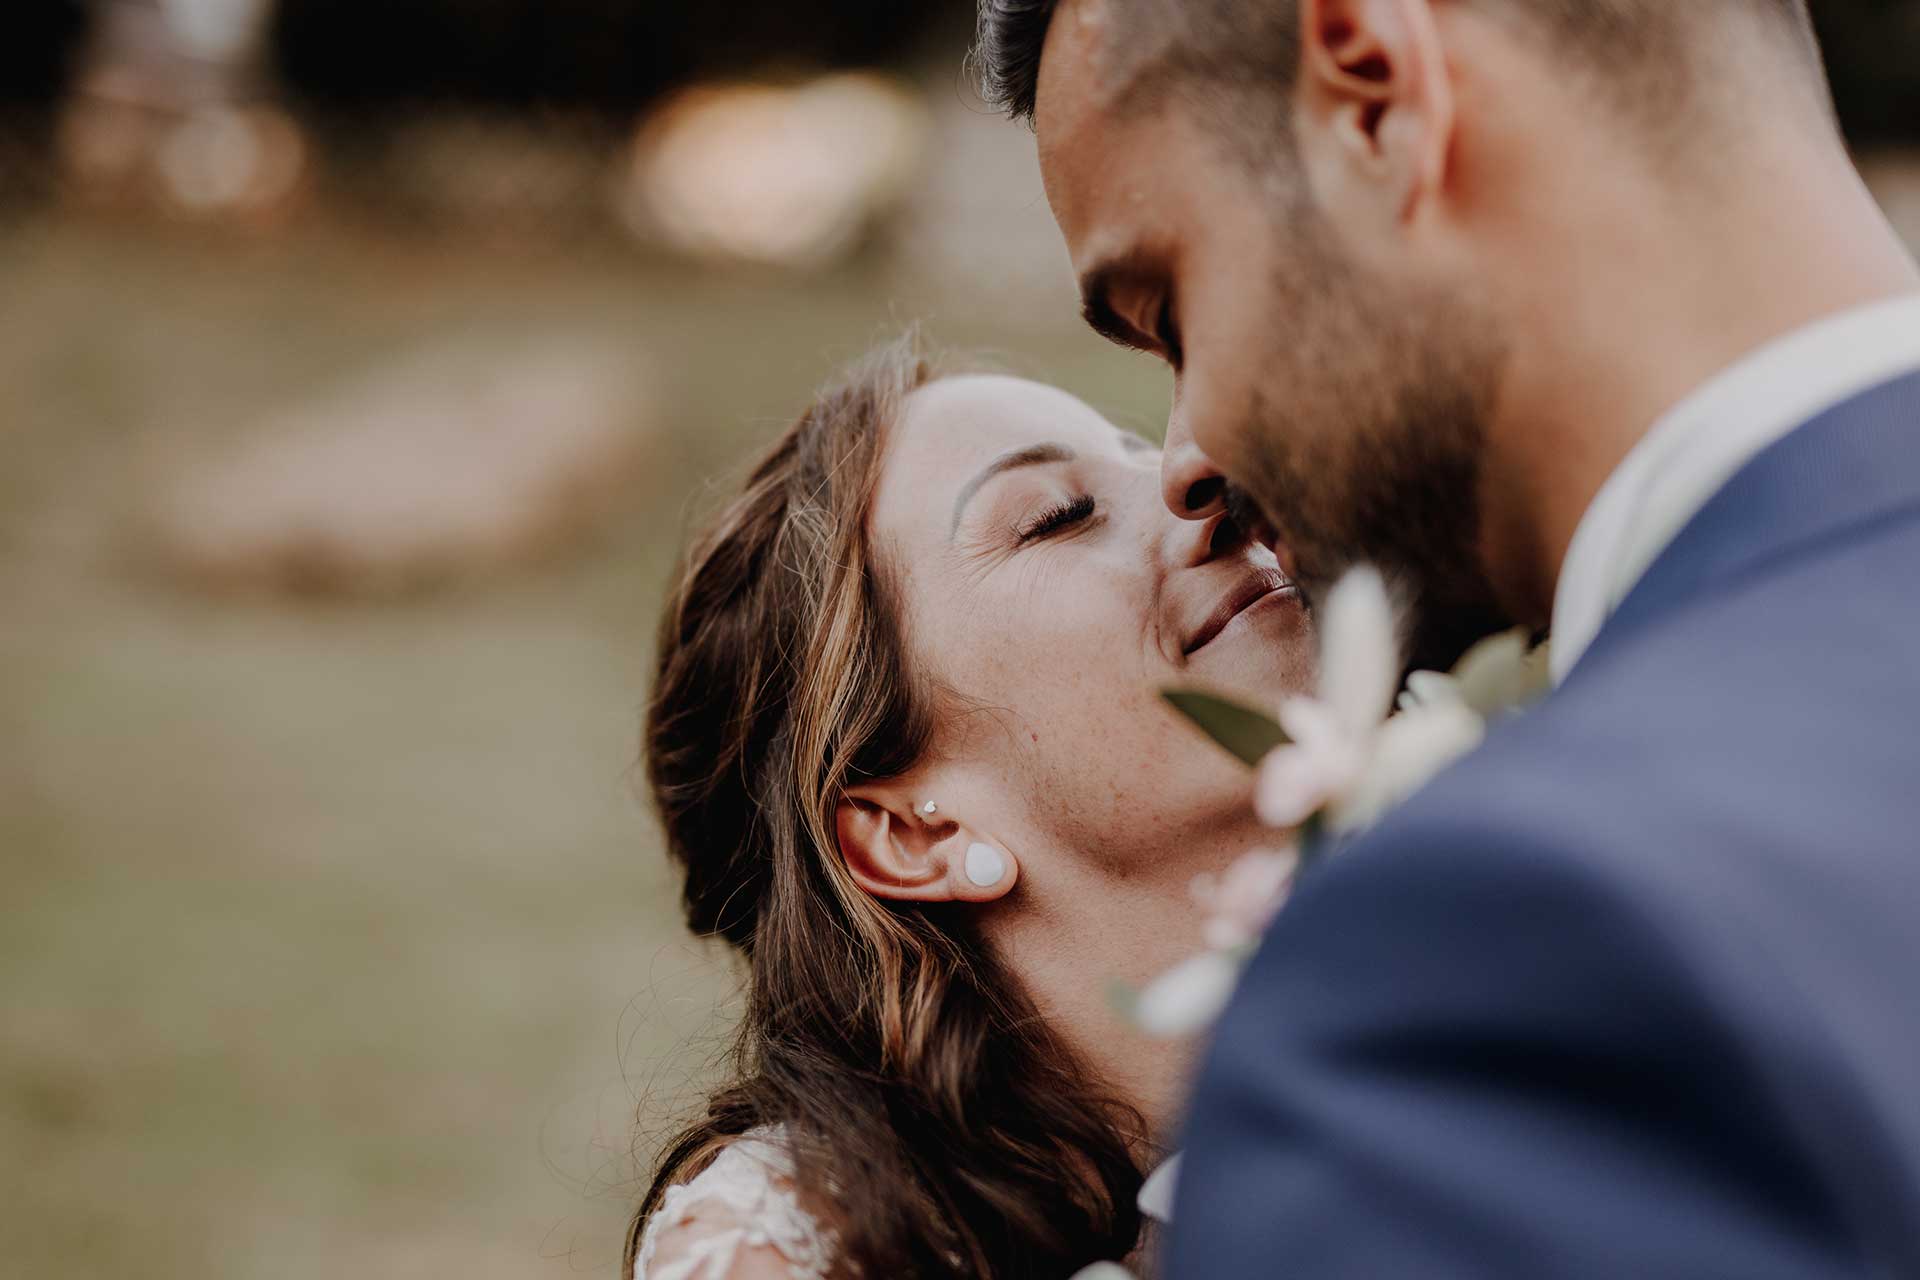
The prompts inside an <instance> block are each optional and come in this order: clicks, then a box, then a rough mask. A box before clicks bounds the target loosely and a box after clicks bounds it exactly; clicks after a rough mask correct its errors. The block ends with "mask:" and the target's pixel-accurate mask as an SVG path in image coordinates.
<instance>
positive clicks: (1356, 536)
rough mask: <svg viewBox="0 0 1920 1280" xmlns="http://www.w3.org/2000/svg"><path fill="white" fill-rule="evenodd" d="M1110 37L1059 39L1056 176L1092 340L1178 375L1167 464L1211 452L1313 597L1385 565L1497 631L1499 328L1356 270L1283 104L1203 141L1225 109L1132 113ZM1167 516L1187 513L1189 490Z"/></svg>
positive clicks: (1047, 61) (1154, 108) (1051, 76)
mask: <svg viewBox="0 0 1920 1280" xmlns="http://www.w3.org/2000/svg"><path fill="white" fill-rule="evenodd" d="M1111 21H1113V19H1112V18H1111V17H1110V16H1109V15H1108V14H1107V12H1106V6H1105V3H1104V0H1067V3H1064V4H1063V5H1062V6H1061V9H1060V11H1059V13H1058V14H1057V15H1056V17H1055V19H1054V22H1053V27H1052V30H1051V32H1050V33H1049V37H1048V41H1047V46H1046V51H1045V55H1044V57H1043V60H1042V64H1041V72H1040V85H1039V103H1038V111H1037V113H1036V115H1037V127H1038V132H1039V138H1040V164H1041V172H1042V176H1043V178H1044V179H1045V182H1046V188H1047V195H1048V200H1049V202H1050V203H1051V205H1052V207H1053V212H1054V216H1055V217H1056V219H1057V220H1058V221H1059V224H1060V227H1061V230H1062V231H1063V233H1064V234H1065V236H1066V240H1067V245H1068V249H1069V251H1070V253H1071V255H1072V258H1073V263H1074V268H1075V270H1076V272H1077V273H1078V274H1079V276H1080V279H1081V285H1082V290H1083V293H1084V295H1085V299H1086V306H1087V318H1088V320H1089V322H1090V323H1092V324H1093V325H1094V327H1095V328H1097V329H1099V330H1100V331H1101V332H1102V333H1104V334H1106V335H1107V336H1108V337H1110V338H1112V339H1114V340H1115V341H1118V342H1121V343H1123V344H1125V345H1128V346H1134V347H1138V348H1140V349H1142V350H1145V351H1149V352H1152V353H1154V354H1157V355H1159V356H1160V357H1161V358H1163V359H1165V360H1166V361H1167V362H1168V364H1169V365H1170V366H1171V368H1172V369H1173V371H1174V378H1175V390H1174V404H1173V411H1172V417H1171V421H1170V423H1169V431H1168V442H1169V449H1168V458H1169V466H1170V467H1171V466H1173V465H1175V464H1176V463H1177V462H1178V460H1179V457H1180V455H1181V453H1182V450H1183V449H1187V448H1191V447H1197V448H1198V449H1199V450H1200V451H1202V452H1204V453H1205V454H1206V455H1207V457H1208V458H1210V459H1211V460H1212V462H1213V463H1214V464H1215V465H1216V466H1217V467H1218V468H1219V469H1220V471H1221V472H1223V473H1224V474H1225V476H1226V477H1227V478H1228V479H1229V480H1230V481H1232V482H1233V483H1234V484H1236V485H1239V486H1241V487H1243V488H1244V489H1246V490H1247V491H1249V492H1250V493H1251V494H1252V495H1253V496H1254V497H1255V498H1256V499H1257V500H1258V501H1259V503H1260V504H1261V506H1262V507H1263V508H1264V509H1265V511H1266V513H1267V515H1268V516H1269V518H1270V519H1271V520H1272V521H1273V523H1274V526H1275V528H1276V529H1277V530H1278V532H1279V534H1280V537H1281V541H1282V543H1283V550H1284V553H1285V555H1286V557H1287V558H1288V560H1289V561H1290V563H1291V564H1292V565H1293V567H1294V568H1295V569H1296V570H1297V573H1298V576H1299V578H1300V579H1301V582H1302V585H1303V586H1305V587H1306V588H1307V589H1308V591H1309V592H1313V591H1314V590H1316V589H1318V588H1322V587H1324V586H1325V585H1326V584H1327V583H1328V582H1329V581H1330V580H1331V579H1332V578H1334V577H1336V576H1338V574H1339V573H1340V571H1341V570H1343V569H1344V568H1345V567H1347V566H1348V565H1350V564H1352V563H1355V562H1359V561H1370V562H1372V563H1375V564H1377V565H1379V566H1380V567H1381V568H1382V569H1383V570H1385V571H1386V572H1388V573H1389V574H1391V575H1393V576H1395V577H1397V578H1398V579H1400V580H1401V581H1402V582H1403V583H1404V584H1405V586H1406V587H1407V588H1409V589H1410V590H1411V591H1412V592H1413V593H1414V594H1415V596H1416V597H1417V598H1418V600H1419V601H1420V602H1421V603H1422V604H1424V605H1426V606H1428V607H1427V609H1426V610H1425V612H1427V613H1430V614H1431V613H1434V612H1438V611H1446V612H1448V613H1449V614H1452V615H1456V616H1457V615H1461V614H1462V613H1463V612H1464V613H1471V614H1477V615H1482V616H1481V617H1476V618H1475V619H1474V620H1473V621H1472V622H1471V623H1470V624H1468V625H1469V627H1470V629H1475V628H1478V627H1480V626H1482V625H1487V624H1488V623H1490V622H1491V621H1493V619H1492V617H1491V616H1487V615H1488V614H1489V611H1488V605H1489V602H1490V598H1491V597H1490V593H1489V591H1488V589H1487V587H1486V584H1485V580H1484V576H1483V574H1482V572H1481V569H1480V565H1479V556H1478V529H1477V525H1478V520H1477V516H1476V510H1477V507H1476V503H1475V500H1474V498H1475V492H1476V490H1477V487H1478V479H1479V476H1478V469H1479V460H1480V452H1481V450H1480V436H1481V431H1482V423H1483V421H1484V418H1485V415H1486V413H1487V411H1488V409H1489V406H1490V401H1491V399H1492V384H1493V377H1492V373H1493V367H1494V365H1495V364H1496V363H1497V357H1498V349H1499V344H1498V343H1497V342H1494V341H1492V340H1491V333H1492V326H1491V325H1489V324H1487V323H1486V322H1485V321H1484V319H1483V318H1482V317H1481V316H1480V315H1478V314H1477V313H1476V312H1475V310H1474V309H1473V308H1472V307H1471V306H1470V305H1469V304H1467V303H1465V302H1463V301H1462V294H1461V293H1460V292H1457V291H1454V290H1450V289H1446V288H1442V287H1438V286H1437V285H1436V283H1435V282H1433V281H1431V280H1428V281H1417V280H1415V279H1412V278H1411V277H1413V276H1414V274H1415V273H1414V272H1413V271H1411V270H1409V271H1398V270H1391V269H1387V268H1385V267H1383V265H1382V264H1380V263H1377V262H1373V261H1369V262H1368V263H1367V265H1364V266H1363V265H1361V263H1360V261H1359V260H1358V259H1359V255H1358V254H1356V253H1355V252H1353V251H1352V249H1351V248H1350V246H1348V245H1347V244H1345V243H1343V241H1342V238H1341V236H1340V235H1339V234H1338V232H1337V231H1336V229H1335V228H1336V227H1337V226H1338V225H1339V223H1340V222H1341V220H1342V211H1340V210H1329V209H1324V208H1322V207H1320V206H1319V205H1318V204H1317V203H1316V202H1315V200H1314V198H1313V196H1312V194H1311V192H1310V191H1309V190H1308V189H1307V188H1308V183H1307V181H1306V178H1305V177H1304V175H1303V172H1302V170H1301V167H1300V166H1299V165H1298V164H1297V163H1296V161H1295V160H1294V158H1293V156H1294V147H1293V146H1292V144H1291V140H1290V138H1289V137H1287V136H1285V135H1284V131H1285V129H1286V126H1285V125H1284V123H1280V122H1279V117H1280V115H1281V113H1280V112H1279V111H1277V110H1275V108H1274V107H1273V106H1272V105H1271V104H1261V103H1254V102H1248V103H1247V104H1246V120H1245V122H1244V125H1243V122H1242V121H1240V120H1239V119H1237V118H1235V119H1234V120H1233V124H1232V126H1231V127H1232V129H1233V132H1232V133H1231V134H1229V133H1228V132H1227V131H1226V130H1225V129H1223V128H1221V127H1220V126H1219V125H1218V124H1217V123H1210V122H1209V117H1217V118H1218V119H1219V120H1227V119H1229V114H1228V113H1230V112H1233V111H1234V110H1235V108H1234V107H1233V106H1232V105H1231V103H1230V102H1228V101H1227V100H1225V99H1222V100H1221V101H1219V102H1216V103H1211V104H1209V107H1208V110H1207V111H1206V112H1204V113H1203V112H1202V111H1200V110H1198V109H1196V107H1195V106H1194V105H1192V104H1193V103H1194V102H1195V101H1197V99H1195V98H1192V97H1189V96H1187V95H1185V94H1181V93H1162V94H1160V95H1158V96H1157V97H1156V98H1155V99H1154V100H1152V101H1151V102H1142V101H1134V102H1128V101H1127V98H1126V94H1127V84H1128V81H1129V79H1130V78H1131V74H1130V69H1129V68H1128V67H1127V66H1126V65H1124V61H1123V59H1122V58H1121V57H1120V56H1117V55H1116V53H1115V52H1114V51H1115V49H1117V48H1121V47H1122V42H1124V41H1125V40H1126V38H1127V33H1125V32H1121V31H1110V30H1109V27H1108V23H1109V22H1111ZM1110 40H1111V41H1112V44H1110V43H1109V41H1110ZM1223 92H1224V91H1223ZM1261 112H1264V113H1265V114H1267V115H1269V116H1272V117H1274V119H1275V123H1274V124H1273V125H1272V126H1271V130H1272V132H1273V134H1274V136H1273V137H1272V139H1271V145H1270V146H1267V145H1263V143H1262V139H1261V138H1260V136H1259V132H1258V131H1259V128H1260V127H1261V126H1260V125H1259V124H1258V123H1257V119H1258V116H1259V113H1261ZM1167 501H1168V504H1169V505H1170V506H1173V507H1174V508H1175V510H1176V513H1180V512H1181V507H1182V506H1183V505H1189V504H1187V503H1186V502H1185V499H1184V495H1183V494H1182V493H1181V492H1180V491H1179V489H1178V486H1174V487H1173V488H1171V489H1170V491H1169V492H1168V494H1167ZM1483 618H1484V620H1483Z"/></svg>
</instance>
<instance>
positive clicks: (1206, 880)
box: [1193, 849, 1299, 951]
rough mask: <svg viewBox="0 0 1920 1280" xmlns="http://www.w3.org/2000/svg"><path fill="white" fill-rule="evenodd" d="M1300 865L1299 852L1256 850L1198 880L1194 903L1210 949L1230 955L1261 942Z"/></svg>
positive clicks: (1194, 879)
mask: <svg viewBox="0 0 1920 1280" xmlns="http://www.w3.org/2000/svg"><path fill="white" fill-rule="evenodd" d="M1298 862H1299V853H1298V852H1297V851H1296V850H1292V849H1289V850H1287V851H1285V852H1281V853H1276V852H1274V851H1273V850H1271V849H1253V850H1250V851H1249V852H1247V853H1244V854H1242V855H1240V857H1239V858H1237V859H1235V860H1234V863H1233V865H1232V866H1230V867H1228V868H1227V869H1226V870H1225V871H1223V872H1221V873H1220V874H1219V875H1217V876H1214V875H1199V876H1195V877H1194V878H1193V899H1194V901H1195V902H1197V903H1199V904H1200V909H1201V910H1202V911H1204V912H1205V913H1206V923H1205V924H1204V925H1202V926H1201V933H1202V935H1203V936H1204V937H1205V938H1206V940H1207V945H1208V946H1209V947H1212V948H1214V949H1216V950H1220V951H1231V950H1233V949H1235V948H1237V947H1251V946H1252V945H1253V944H1254V943H1255V942H1258V941H1259V940H1260V935H1261V934H1263V933H1265V932H1266V931H1267V926H1268V925H1269V924H1272V923H1273V917H1274V913H1275V912H1277V911H1279V910H1280V904H1281V903H1282V902H1285V901H1286V898H1287V890H1288V888H1289V887H1291V885H1292V882H1293V869H1294V867H1295V866H1296V865H1297V864H1298Z"/></svg>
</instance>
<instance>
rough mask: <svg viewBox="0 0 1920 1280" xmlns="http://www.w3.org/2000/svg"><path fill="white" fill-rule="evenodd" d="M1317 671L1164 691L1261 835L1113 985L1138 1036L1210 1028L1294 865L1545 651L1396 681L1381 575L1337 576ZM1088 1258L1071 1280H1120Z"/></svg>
mask: <svg viewBox="0 0 1920 1280" xmlns="http://www.w3.org/2000/svg"><path fill="white" fill-rule="evenodd" d="M1317 622H1318V626H1319V635H1320V646H1319V648H1320V663H1319V676H1318V679H1317V681H1316V684H1315V689H1314V692H1313V693H1312V694H1311V695H1307V696H1300V697H1293V698H1288V699H1286V700H1285V701H1283V702H1281V703H1280V705H1279V706H1278V707H1277V708H1276V709H1275V711H1274V713H1273V714H1268V713H1267V712H1265V711H1261V710H1258V709H1256V708H1253V707H1248V706H1246V705H1244V704H1241V703H1238V702H1235V701H1233V700H1230V699H1226V698H1221V697H1218V696H1217V695H1214V694H1211V693H1207V692H1203V691H1200V690H1194V689H1169V690H1166V691H1165V693H1164V696H1165V697H1166V699H1167V701H1168V702H1169V703H1171V704H1172V705H1173V706H1174V708H1175V709H1177V710H1178V711H1180V712H1181V714H1183V715H1184V716H1185V717H1186V718H1187V719H1188V720H1190V721H1192V722H1193V724H1194V725H1196V726H1197V727H1199V728H1200V729H1201V730H1202V731H1203V732H1204V733H1206V735H1207V736H1208V737H1210V738H1212V739H1213V740H1214V742H1216V743H1218V744H1219V745H1220V746H1221V747H1223V748H1225V749H1226V750H1227V751H1228V752H1230V753H1231V754H1233V755H1234V756H1235V757H1237V758H1238V759H1240V760H1241V761H1243V762H1244V763H1245V764H1246V765H1248V766H1249V767H1250V768H1251V769H1252V770H1253V771H1254V772H1253V806H1254V811H1255V813H1256V814H1257V815H1258V816H1259V818H1260V821H1261V823H1262V824H1263V825H1264V826H1266V827H1268V828H1270V829H1271V830H1272V831H1273V833H1274V839H1273V842H1272V843H1271V844H1270V845H1268V846H1266V847H1262V848H1258V849H1254V850H1252V851H1250V852H1248V853H1246V854H1244V855H1242V856H1241V857H1240V858H1239V859H1238V860H1237V861H1236V862H1234V863H1233V865H1232V866H1230V867H1228V868H1227V870H1226V871H1224V872H1222V873H1220V874H1218V875H1203V876H1199V877H1197V878H1196V879H1195V880H1194V883H1193V888H1192V892H1193V896H1194V899H1195V901H1196V903H1197V904H1198V905H1199V907H1200V909H1201V939H1200V941H1201V946H1200V948H1199V949H1198V950H1196V952H1195V954H1194V955H1193V956H1192V957H1190V958H1189V959H1187V960H1184V961H1182V962H1181V963H1179V964H1177V965H1175V966H1174V967H1173V968H1171V969H1169V970H1167V971H1166V972H1165V973H1163V974H1161V975H1160V976H1159V977H1157V978H1155V979H1153V980H1152V981H1151V982H1149V983H1147V985H1146V986H1144V987H1142V988H1140V989H1139V990H1137V991H1134V990H1125V989H1120V990H1116V991H1115V993H1114V995H1115V1000H1116V1003H1117V1004H1118V1005H1119V1006H1120V1008H1121V1010H1122V1012H1123V1013H1124V1014H1125V1015H1126V1016H1127V1017H1128V1018H1129V1019H1130V1020H1131V1021H1132V1022H1133V1023H1134V1024H1135V1025H1136V1026H1138V1027H1140V1028H1141V1029H1142V1030H1144V1031H1146V1032H1148V1033H1149V1034H1151V1035H1158V1036H1168V1037H1173V1036H1186V1035H1192V1034H1194V1033H1196V1032H1199V1031H1203V1030H1205V1029H1206V1028H1207V1027H1209V1026H1211V1025H1212V1024H1213V1022H1214V1020H1215V1019H1216V1018H1218V1017H1219V1015H1220V1012H1221V1010H1223V1009H1224V1008H1226V1005H1227V1002H1228V1000H1229V999H1230V998H1231V997H1232V995H1233V990H1234V987H1235V986H1236V985H1237V984H1238V983H1239V980H1240V973H1241V970H1242V969H1243V968H1245V966H1246V963H1247V961H1248V960H1249V959H1250V958H1251V957H1252V955H1253V953H1254V951H1255V949H1256V948H1257V947H1258V946H1259V943H1260V939H1261V937H1262V936H1263V935H1264V934H1265V933H1266V930H1267V927H1268V926H1269V925H1270V924H1271V923H1272V922H1273V920H1274V918H1275V916H1277V915H1278V914H1279V913H1280V910H1281V908H1282V907H1283V906H1284V905H1285V903H1286V898H1287V893H1288V891H1289V890H1290V889H1291V888H1292V885H1293V878H1294V876H1295V874H1296V873H1297V872H1298V871H1299V870H1300V868H1302V867H1303V866H1305V865H1307V864H1309V863H1311V862H1313V861H1314V860H1316V859H1318V858H1322V857H1326V856H1329V855H1330V854H1332V853H1333V852H1334V851H1335V850H1337V848H1338V847H1339V846H1340V844H1341V843H1343V842H1344V841H1345V840H1347V839H1349V838H1351V837H1352V836H1353V835H1355V834H1357V833H1358V832H1360V831H1363V830H1365V829H1366V828H1367V827H1369V826H1372V825H1373V824H1374V823H1375V822H1378V821H1379V820H1380V818H1381V817H1382V816H1383V815H1385V814H1386V813H1387V812H1388V811H1389V810H1391V809H1392V808H1393V807H1394V806H1395V805H1398V804H1399V803H1400V802H1401V801H1403V800H1406V799H1407V798H1408V797H1410V796H1412V795H1413V794H1414V793H1415V792H1416V791H1418V790H1420V789H1421V788H1422V787H1424V786H1425V785H1426V784H1427V783H1428V782H1429V781H1431V780H1432V779H1433V777H1434V776H1435V775H1436V774H1438V773H1439V772H1440V771H1441V770H1443V769H1445V768H1446V767H1447V766H1448V765H1449V764H1452V763H1453V762H1454V761H1455V760H1458V759H1459V758H1460V757H1461V756H1464V755H1466V754H1467V753H1468V752H1470V751H1472V750H1473V749H1474V748H1475V747H1477V746H1479V745H1480V742H1481V740H1482V739H1483V738H1484V737H1485V736H1486V732H1487V726H1488V724H1489V723H1490V722H1491V721H1493V720H1495V719H1497V718H1498V717H1500V716H1503V715H1508V714H1512V713H1514V712H1515V711H1518V710H1520V709H1522V708H1524V707H1526V706H1527V705H1528V704H1530V703H1532V702H1533V701H1534V700H1536V699H1537V698H1539V697H1540V696H1541V695H1542V694H1544V693H1545V692H1546V690H1547V688H1548V686H1549V677H1548V671H1547V646H1545V645H1534V644H1532V643H1531V640H1530V638H1529V635H1528V633H1527V632H1526V631H1524V630H1515V631H1509V632H1506V633H1504V634H1501V635H1497V636H1493V637H1491V638H1489V639H1487V640H1483V641H1481V642H1480V643H1479V644H1477V645H1475V646H1474V647H1473V648H1472V649H1471V650H1469V651H1468V652H1467V654H1466V656H1464V657H1463V658H1461V659H1460V661H1459V662H1458V663H1457V664H1456V665H1455V666H1454V668H1453V670H1452V671H1450V672H1438V671H1416V672H1414V673H1413V674H1412V675H1410V676H1408V677H1407V679H1406V682H1405V684H1404V686H1403V685H1402V683H1401V680H1400V675H1399V673H1400V670H1401V657H1400V641H1399V628H1398V626H1397V625H1396V622H1395V618H1394V610H1393V605H1392V601H1391V599H1390V598H1389V596H1388V593H1387V588H1386V584H1385V582H1384V581H1383V580H1382V579H1381V577H1380V574H1379V573H1378V572H1377V571H1375V570H1373V569H1371V568H1359V569H1355V570H1353V571H1351V572H1350V573H1348V574H1347V575H1346V576H1345V577H1344V578H1342V579H1341V580H1340V581H1339V582H1338V583H1337V584H1336V585H1335V586H1334V588H1333V590H1332V591H1331V592H1330V593H1328V596H1327V599H1326V602H1325V604H1324V605H1323V606H1322V607H1321V608H1320V610H1319V611H1318V616H1317ZM1178 1161H1179V1157H1178V1156H1177V1155H1176V1156H1174V1157H1173V1158H1172V1159H1171V1160H1169V1161H1168V1162H1167V1163H1166V1164H1163V1165H1162V1166H1161V1167H1160V1168H1159V1169H1157V1170H1156V1171H1155V1172H1154V1174H1153V1175H1152V1176H1151V1177H1150V1178H1148V1180H1147V1183H1146V1186H1145V1187H1144V1188H1143V1190H1142V1193H1141V1200H1140V1205H1141V1210H1142V1212H1144V1213H1146V1214H1148V1216H1150V1217H1154V1218H1157V1219H1159V1220H1161V1221H1166V1220H1168V1219H1169V1218H1170V1216H1171V1209H1172V1204H1173V1182H1174V1179H1175V1176H1176V1172H1177V1168H1178ZM1099 1266H1100V1267H1102V1268H1110V1269H1109V1270H1097V1269H1093V1268H1089V1269H1088V1270H1086V1271H1083V1272H1081V1273H1080V1275H1079V1276H1078V1277H1076V1278H1075V1280H1119V1278H1120V1277H1124V1276H1125V1275H1126V1272H1125V1271H1124V1270H1121V1269H1119V1268H1117V1267H1115V1266H1114V1264H1112V1263H1101V1264H1099Z"/></svg>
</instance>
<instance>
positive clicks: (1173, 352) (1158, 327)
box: [1153, 298, 1181, 366]
mask: <svg viewBox="0 0 1920 1280" xmlns="http://www.w3.org/2000/svg"><path fill="white" fill-rule="evenodd" d="M1153 339H1154V341H1155V342H1158V343H1159V344H1160V347H1161V349H1162V350H1163V351H1165V352H1166V353H1167V362H1168V363H1169V364H1172V365H1175V366H1178V365H1179V363H1180V359H1181V351H1180V332H1179V329H1178V327H1177V326H1175V324H1174V323H1173V299H1171V298H1167V299H1164V300H1163V301H1162V302H1161V303H1160V311H1159V313H1158V314H1157V315H1156V316H1155V317H1154V321H1153Z"/></svg>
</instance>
